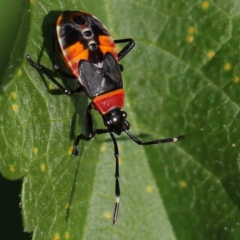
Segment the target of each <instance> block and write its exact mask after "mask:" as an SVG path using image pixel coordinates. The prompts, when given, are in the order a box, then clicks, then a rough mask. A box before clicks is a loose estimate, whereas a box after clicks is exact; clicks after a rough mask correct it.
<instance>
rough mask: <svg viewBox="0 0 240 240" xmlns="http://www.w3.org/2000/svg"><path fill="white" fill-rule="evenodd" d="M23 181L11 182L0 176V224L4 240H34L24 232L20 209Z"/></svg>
mask: <svg viewBox="0 0 240 240" xmlns="http://www.w3.org/2000/svg"><path fill="white" fill-rule="evenodd" d="M21 186H22V181H21V180H17V181H10V180H7V179H6V178H4V177H2V175H1V174H0V189H1V197H0V206H1V210H0V212H1V214H0V218H1V220H0V223H1V225H0V226H1V227H0V229H1V236H2V239H18V240H27V239H32V237H31V234H30V233H27V232H24V230H23V222H22V217H21V208H20V193H21Z"/></svg>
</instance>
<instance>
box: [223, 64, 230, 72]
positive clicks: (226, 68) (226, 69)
mask: <svg viewBox="0 0 240 240" xmlns="http://www.w3.org/2000/svg"><path fill="white" fill-rule="evenodd" d="M231 68H232V66H231V64H230V63H225V64H224V66H223V69H224V70H225V71H229V70H231Z"/></svg>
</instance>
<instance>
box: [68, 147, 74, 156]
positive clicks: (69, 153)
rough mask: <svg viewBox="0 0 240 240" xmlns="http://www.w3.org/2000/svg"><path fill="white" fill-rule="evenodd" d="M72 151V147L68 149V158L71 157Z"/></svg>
mask: <svg viewBox="0 0 240 240" xmlns="http://www.w3.org/2000/svg"><path fill="white" fill-rule="evenodd" d="M72 151H73V147H70V148H69V149H68V156H71V155H72Z"/></svg>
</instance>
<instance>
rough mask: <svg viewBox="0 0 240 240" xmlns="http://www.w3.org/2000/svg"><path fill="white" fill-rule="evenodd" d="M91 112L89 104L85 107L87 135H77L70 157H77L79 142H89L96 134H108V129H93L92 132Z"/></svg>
mask: <svg viewBox="0 0 240 240" xmlns="http://www.w3.org/2000/svg"><path fill="white" fill-rule="evenodd" d="M91 110H92V103H90V104H89V105H88V107H87V111H86V131H87V134H86V135H85V134H83V133H81V134H79V135H78V136H77V137H76V139H75V142H74V146H73V151H72V156H78V152H79V151H78V145H79V142H80V140H84V141H89V140H91V139H92V138H93V137H94V136H95V135H96V134H103V133H108V132H109V131H108V129H95V130H94V131H93V121H92V114H91Z"/></svg>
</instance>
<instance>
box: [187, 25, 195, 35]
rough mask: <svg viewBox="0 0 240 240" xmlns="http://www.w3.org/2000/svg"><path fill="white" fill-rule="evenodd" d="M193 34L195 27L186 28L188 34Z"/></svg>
mask: <svg viewBox="0 0 240 240" xmlns="http://www.w3.org/2000/svg"><path fill="white" fill-rule="evenodd" d="M194 32H195V27H192V26H191V27H189V28H188V33H189V34H193V33H194Z"/></svg>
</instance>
